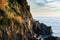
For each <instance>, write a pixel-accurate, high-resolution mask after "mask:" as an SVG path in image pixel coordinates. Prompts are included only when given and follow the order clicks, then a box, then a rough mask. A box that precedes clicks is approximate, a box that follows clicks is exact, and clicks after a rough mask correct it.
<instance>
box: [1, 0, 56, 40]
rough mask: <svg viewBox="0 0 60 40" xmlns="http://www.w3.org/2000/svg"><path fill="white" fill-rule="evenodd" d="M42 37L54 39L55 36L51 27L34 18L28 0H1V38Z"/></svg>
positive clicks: (32, 38) (11, 39) (36, 39)
mask: <svg viewBox="0 0 60 40" xmlns="http://www.w3.org/2000/svg"><path fill="white" fill-rule="evenodd" d="M41 35H42V36H43V37H42V36H41ZM45 35H46V36H47V37H45ZM40 36H41V37H40ZM41 38H43V39H44V40H52V38H53V39H54V38H55V37H53V36H52V30H51V27H49V26H46V25H45V24H43V23H39V22H38V21H35V20H34V19H33V18H32V15H31V13H30V6H29V5H28V3H27V1H26V0H0V40H39V39H40V40H42V39H41ZM54 40H55V39H54Z"/></svg>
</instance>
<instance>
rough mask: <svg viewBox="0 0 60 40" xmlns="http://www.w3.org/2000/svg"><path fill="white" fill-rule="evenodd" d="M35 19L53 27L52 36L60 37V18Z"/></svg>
mask: <svg viewBox="0 0 60 40" xmlns="http://www.w3.org/2000/svg"><path fill="white" fill-rule="evenodd" d="M34 19H36V20H38V21H39V22H40V23H44V24H46V25H47V26H51V27H52V30H53V34H52V35H53V36H58V37H60V17H34Z"/></svg>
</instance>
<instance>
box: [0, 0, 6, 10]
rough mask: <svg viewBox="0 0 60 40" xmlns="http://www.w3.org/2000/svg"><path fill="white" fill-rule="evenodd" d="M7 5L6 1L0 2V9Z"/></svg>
mask: <svg viewBox="0 0 60 40" xmlns="http://www.w3.org/2000/svg"><path fill="white" fill-rule="evenodd" d="M6 5H7V0H0V9H3V8H4V7H5V6H6Z"/></svg>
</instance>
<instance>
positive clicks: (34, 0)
mask: <svg viewBox="0 0 60 40" xmlns="http://www.w3.org/2000/svg"><path fill="white" fill-rule="evenodd" d="M28 3H29V5H30V8H31V13H32V15H33V16H41V17H43V16H49V17H60V0H28Z"/></svg>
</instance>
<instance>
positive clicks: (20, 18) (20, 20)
mask: <svg viewBox="0 0 60 40" xmlns="http://www.w3.org/2000/svg"><path fill="white" fill-rule="evenodd" d="M14 19H15V20H16V21H17V22H19V23H21V22H23V19H22V17H21V16H16V17H14Z"/></svg>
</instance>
